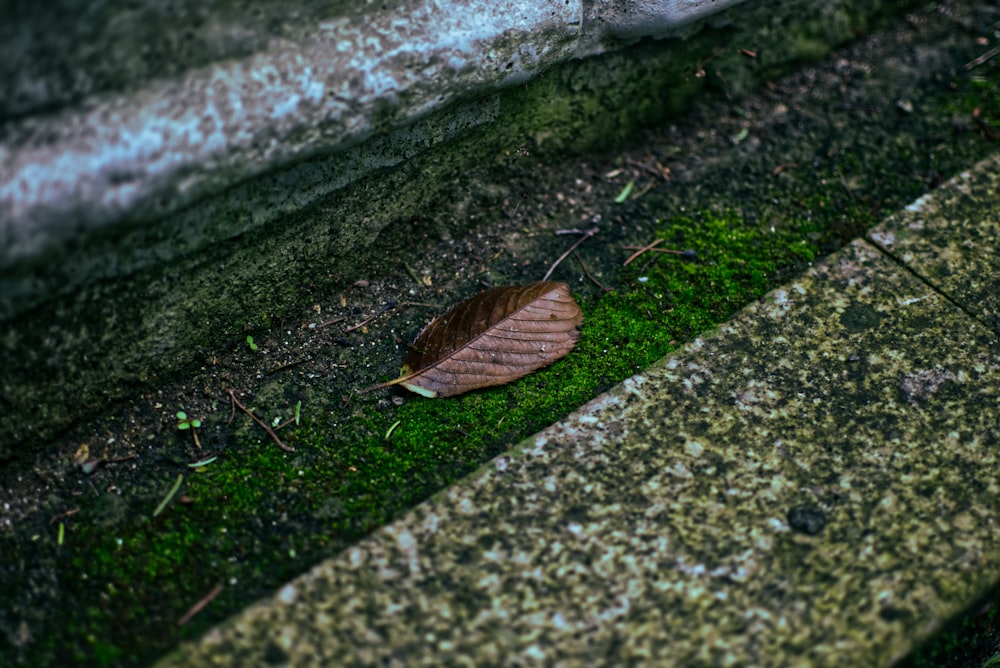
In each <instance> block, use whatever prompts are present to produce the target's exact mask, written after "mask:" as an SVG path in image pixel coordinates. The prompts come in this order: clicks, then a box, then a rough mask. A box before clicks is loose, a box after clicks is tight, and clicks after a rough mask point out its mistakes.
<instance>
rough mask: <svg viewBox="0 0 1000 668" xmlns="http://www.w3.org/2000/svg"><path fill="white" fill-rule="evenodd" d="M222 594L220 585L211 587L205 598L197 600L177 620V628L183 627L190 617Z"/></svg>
mask: <svg viewBox="0 0 1000 668" xmlns="http://www.w3.org/2000/svg"><path fill="white" fill-rule="evenodd" d="M221 592H222V585H221V584H217V585H215V586H214V587H212V591H210V592H208V593H207V594H205V596H204V597H203V598H202V599H201V600H199V601H198V602H197V603H195V604H194V605H192V606H191V609H190V610H188V611H187V612H185V613H184V616H183V617H181V618H180V619H178V620H177V626H184V625H185V624H186V623H187V622H188V621H190V620H191V618H192V617H194V616H195V615H197V614H198V613H199V612H201V611H202V609H204V607H205V606H206V605H208V604H209V603H211V602H212V599H214V598H215V597H216V596H218V595H219V594H220V593H221Z"/></svg>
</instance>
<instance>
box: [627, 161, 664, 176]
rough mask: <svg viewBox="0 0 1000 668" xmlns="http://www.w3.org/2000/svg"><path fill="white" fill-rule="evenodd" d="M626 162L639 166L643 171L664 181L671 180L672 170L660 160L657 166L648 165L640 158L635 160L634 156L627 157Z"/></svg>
mask: <svg viewBox="0 0 1000 668" xmlns="http://www.w3.org/2000/svg"><path fill="white" fill-rule="evenodd" d="M625 164H627V165H632V166H633V167H638V168H639V169H641V170H642V171H644V172H646V173H648V174H652V175H653V176H655V177H657V178H660V179H663V181H664V182H667V181H669V180H670V170H669V169H668V168H666V167H664V166H663V165H661V164H660V163H659V162H657V163H656V167H654V166H652V165H648V164H646V163H645V162H639V161H638V160H633V159H632V158H626V159H625Z"/></svg>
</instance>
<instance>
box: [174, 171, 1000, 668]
mask: <svg viewBox="0 0 1000 668" xmlns="http://www.w3.org/2000/svg"><path fill="white" fill-rule="evenodd" d="M998 164H1000V163H998V162H997V160H995V159H994V160H989V161H987V162H985V163H983V164H981V165H980V166H978V167H977V168H976V170H974V171H972V172H970V174H969V175H967V176H965V175H963V176H962V177H960V178H959V179H957V180H956V181H955V182H953V183H950V184H948V185H946V186H944V187H943V188H942V189H940V190H939V191H937V192H935V193H933V194H932V195H930V196H929V197H928V198H925V199H924V200H923V201H921V202H918V203H915V204H914V206H913V207H911V210H910V211H908V212H903V213H901V214H900V215H899V216H897V217H895V218H893V219H891V220H890V221H887V222H886V223H885V224H884V225H882V226H880V227H879V228H878V230H877V231H876V232H874V233H873V235H872V236H873V238H877V239H880V240H881V241H880V242H879V243H882V244H884V245H885V246H886V247H888V246H890V245H891V246H893V247H895V248H896V249H897V250H899V246H898V244H899V243H900V242H899V241H898V240H899V239H903V238H905V239H906V247H907V248H908V249H909V250H908V251H899V252H901V253H907V252H908V253H910V254H911V255H912V258H913V259H912V260H907V265H906V266H901V265H900V264H899V263H898V262H897V261H895V260H894V259H893V258H892V257H889V256H888V255H886V254H885V253H884V252H883V251H880V250H879V248H877V247H876V246H873V245H872V244H871V243H870V242H868V241H865V240H858V241H856V242H854V243H852V244H851V245H849V246H848V247H847V248H845V249H844V250H843V251H841V252H840V253H838V254H836V255H835V256H833V257H831V258H829V259H828V260H827V261H825V262H823V263H822V264H821V265H819V266H817V267H816V268H815V269H814V270H812V271H810V272H809V273H808V274H806V275H805V276H803V277H802V278H801V279H800V280H798V281H796V282H794V283H792V284H791V285H788V286H787V287H785V288H783V289H780V290H777V291H775V292H774V293H772V294H770V295H769V296H768V297H766V298H765V299H763V300H761V301H760V302H759V303H756V304H754V305H752V306H750V307H748V308H747V309H745V310H744V311H743V312H741V313H740V314H739V315H738V316H737V317H736V318H734V319H733V320H732V321H731V322H729V323H727V324H726V325H725V326H723V327H721V328H719V330H718V331H716V332H714V333H712V334H711V335H709V336H706V337H704V338H703V339H699V340H697V341H695V342H694V343H693V344H692V345H690V346H688V347H687V348H686V349H684V350H682V351H680V352H679V353H677V354H675V355H673V356H671V357H669V358H667V359H665V360H663V361H662V362H661V363H659V364H658V365H656V366H655V367H654V368H651V369H650V370H648V371H647V372H645V373H643V374H640V375H638V376H635V377H633V378H631V379H629V380H628V381H626V382H625V383H623V384H622V385H620V386H618V387H616V388H614V389H613V390H612V391H611V392H610V393H608V394H607V395H604V396H602V397H600V398H598V399H597V400H595V401H593V402H592V403H590V404H588V405H587V406H584V407H583V408H581V409H580V410H579V411H578V412H576V413H574V414H573V415H572V416H570V417H569V418H568V419H567V420H565V421H563V422H562V423H560V424H557V425H554V426H552V427H550V428H549V429H546V430H545V431H543V432H541V433H540V434H538V435H537V436H535V437H534V438H532V439H529V440H528V441H527V442H525V443H523V444H522V445H521V446H520V447H519V448H517V449H515V450H513V451H511V452H509V453H507V454H505V455H503V456H501V457H498V458H497V459H496V460H494V461H493V462H491V463H490V464H489V465H487V466H486V467H485V468H484V469H483V470H482V471H480V472H479V473H478V474H476V475H474V476H472V477H471V478H470V479H468V480H466V481H465V482H464V483H462V484H460V485H457V486H455V487H454V488H452V489H449V490H447V491H446V492H444V493H442V494H440V495H439V496H438V497H436V498H435V499H432V500H431V501H429V502H427V503H425V504H423V505H421V506H420V507H418V508H417V509H415V510H414V511H413V512H412V513H410V514H409V515H407V516H406V517H404V518H403V519H401V520H400V521H398V522H396V523H394V524H392V525H390V526H388V527H386V528H384V529H383V530H380V531H378V532H377V533H375V534H373V535H372V536H371V537H369V538H368V539H367V540H365V541H363V542H362V543H360V544H358V545H356V546H355V547H353V548H351V549H349V550H347V551H346V552H345V553H343V554H342V555H340V556H339V557H337V558H335V559H332V560H330V561H328V562H325V563H323V564H321V565H319V566H317V567H316V568H315V569H313V570H312V571H311V572H309V573H307V574H306V575H304V576H302V577H300V578H298V579H296V580H294V581H292V582H291V583H289V584H288V585H286V586H285V587H283V588H282V589H281V590H280V591H278V592H277V594H276V595H275V596H274V597H273V598H271V599H268V600H264V601H261V602H260V603H259V604H256V605H254V606H252V607H251V608H249V609H247V610H246V611H245V612H244V613H242V614H241V615H238V616H237V617H235V618H234V619H232V620H230V621H229V622H227V623H226V624H224V625H222V626H220V627H218V628H217V629H215V630H213V631H212V632H210V633H209V634H207V635H206V636H205V637H204V638H203V639H201V640H200V641H198V642H196V643H192V644H188V645H185V646H183V647H182V648H181V649H180V650H178V652H176V653H175V654H174V655H172V656H171V657H168V658H167V659H165V660H164V661H163V662H161V664H160V665H161V666H162V667H163V668H166V667H167V666H180V665H264V664H265V663H270V664H282V665H331V664H333V663H336V664H337V665H372V664H377V665H493V664H498V663H503V664H508V665H581V664H583V663H585V662H586V663H591V664H599V665H624V664H627V665H633V664H650V665H684V666H697V665H706V666H708V665H712V666H717V665H740V666H750V665H769V666H776V665H788V666H797V665H866V666H874V665H885V664H888V663H890V662H891V661H892V660H894V659H896V658H899V657H900V656H901V655H903V654H905V653H906V652H908V651H909V650H910V649H911V648H912V647H913V646H914V644H915V643H916V642H918V641H919V640H920V639H922V638H924V637H926V635H927V634H929V633H930V632H931V631H933V630H934V629H935V628H936V627H937V626H938V625H939V624H940V623H941V622H942V621H943V620H945V619H946V618H948V617H949V616H951V615H954V614H956V613H958V612H959V611H961V609H962V608H963V607H964V606H965V605H967V604H969V603H970V602H971V601H972V600H973V599H974V598H975V597H976V596H977V595H980V594H982V593H983V592H984V591H985V590H986V589H987V588H988V587H990V586H991V585H993V584H995V583H996V582H997V581H998V579H1000V500H998V499H1000V484H998V482H997V479H996V477H995V476H994V475H993V474H992V471H993V470H995V467H996V465H997V457H998V454H1000V410H998V400H1000V340H998V338H1000V337H998V333H997V332H996V331H995V330H992V329H990V328H989V327H986V326H984V325H983V323H982V322H980V320H979V317H978V314H981V313H985V312H986V311H987V310H988V309H989V308H991V307H990V306H989V304H982V303H981V302H982V301H984V300H980V303H977V302H976V301H971V302H968V304H969V309H970V311H971V312H972V314H970V312H967V311H966V310H964V309H963V308H960V307H959V306H958V305H956V303H955V302H959V303H962V302H961V301H960V300H962V299H966V298H970V297H971V298H973V300H974V299H975V295H979V294H996V293H997V292H998V291H1000V276H998V274H997V272H996V271H995V268H996V264H995V262H996V259H995V255H992V256H990V255H989V252H987V253H986V255H985V256H982V255H980V254H978V251H977V250H976V249H975V248H974V244H963V243H962V241H961V240H969V239H979V238H981V236H982V235H989V234H992V235H993V237H992V238H994V239H995V230H996V213H997V205H996V197H995V188H994V186H993V185H992V184H995V183H996V179H997V177H998V173H997V172H998ZM911 214H913V216H911ZM918 219H919V220H920V221H922V222H921V223H920V224H919V225H917V224H915V223H914V221H915V220H918ZM925 234H926V235H927V236H926V237H924V236H923V235H925ZM890 237H893V238H894V239H896V240H897V241H893V242H892V243H891V244H890V242H889V241H887V240H888V239H889V238H890ZM941 248H945V249H948V248H962V249H965V248H969V249H971V250H970V251H969V252H962V251H959V250H955V251H954V252H951V253H950V254H949V255H948V257H947V261H946V264H947V266H948V272H947V273H948V274H949V276H960V275H962V273H963V272H965V271H972V272H973V273H974V274H975V283H974V284H973V283H969V282H968V281H966V282H963V281H960V280H956V286H957V287H955V288H954V290H955V292H954V293H953V294H954V296H952V295H951V294H948V295H947V296H946V294H942V292H939V291H938V289H937V288H936V287H935V284H934V282H933V281H934V276H929V277H928V278H930V279H931V282H928V281H927V280H924V277H923V276H922V275H920V274H921V271H922V270H924V269H925V268H927V267H933V266H935V263H937V264H940V263H941V262H942V260H941V258H940V257H939V256H940V254H941V251H940V250H935V249H941ZM918 249H924V250H922V251H920V250H918ZM992 249H993V250H994V253H995V245H994V246H993V247H992ZM982 257H986V258H987V265H986V267H987V268H986V269H985V270H984V269H983V267H982V266H977V264H976V263H977V262H980V261H981V258H982ZM921 258H923V260H924V261H918V260H920V259H921ZM989 258H992V259H991V261H992V262H993V264H989V261H990V260H989ZM990 267H992V269H990ZM910 269H912V270H913V271H910ZM928 271H929V270H928ZM970 280H971V279H970ZM942 285H950V284H948V283H947V281H943V282H942ZM967 285H968V286H971V287H969V289H968V290H964V289H963V286H967ZM945 289H951V288H945ZM990 291H992V292H990ZM953 299H954V300H955V301H952V300H953ZM985 301H988V300H985Z"/></svg>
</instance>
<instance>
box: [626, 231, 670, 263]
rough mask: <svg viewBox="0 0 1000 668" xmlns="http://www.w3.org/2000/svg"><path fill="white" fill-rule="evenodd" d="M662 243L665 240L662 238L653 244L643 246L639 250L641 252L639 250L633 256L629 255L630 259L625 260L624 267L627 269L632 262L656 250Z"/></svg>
mask: <svg viewBox="0 0 1000 668" xmlns="http://www.w3.org/2000/svg"><path fill="white" fill-rule="evenodd" d="M662 243H663V239H662V238H660V239H657V240H656V241H654V242H653V243H650V244H646V245H645V246H642V247H641V248H639V250H637V251H636V252H634V253H632V254H631V255H629V256H628V259H627V260H625V264H623V265H622V266H623V267H627V266H628V265H629V264H630V263H631V262H632V260H634V259H636V258H637V257H639V256H640V255H642V254H643V253H645V252H646V251H649V250H652V249H653V248H655V247H656V246H659V245H660V244H662Z"/></svg>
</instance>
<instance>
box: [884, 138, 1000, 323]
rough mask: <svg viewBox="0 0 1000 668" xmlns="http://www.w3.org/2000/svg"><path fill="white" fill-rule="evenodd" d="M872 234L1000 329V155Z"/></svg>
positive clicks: (961, 303) (922, 273)
mask: <svg viewBox="0 0 1000 668" xmlns="http://www.w3.org/2000/svg"><path fill="white" fill-rule="evenodd" d="M868 238H869V239H871V240H872V241H874V242H875V243H876V244H878V245H879V246H881V247H882V248H883V249H885V250H886V252H888V253H889V254H891V255H892V256H893V257H894V258H896V259H897V260H898V261H900V262H902V263H903V264H905V265H906V266H907V267H909V268H910V270H911V271H914V272H916V273H917V274H919V275H920V276H922V277H923V278H924V279H925V280H926V281H927V282H928V283H930V284H931V285H933V286H934V287H936V288H937V289H938V290H940V291H941V292H942V293H944V294H945V295H947V296H948V298H949V299H951V300H952V301H954V302H955V303H956V304H958V305H959V306H960V307H961V308H962V309H964V310H966V311H967V312H969V313H970V314H972V315H974V316H975V317H977V318H979V319H980V320H982V321H983V322H984V323H985V324H986V325H987V326H988V327H991V328H992V329H993V330H994V331H995V332H1000V290H998V289H997V276H998V275H1000V250H998V249H1000V155H997V156H994V158H993V159H992V160H991V161H988V162H987V163H985V164H983V165H981V166H980V167H979V168H978V169H975V170H970V171H967V172H963V173H962V174H961V175H959V176H958V177H957V178H956V179H955V182H954V184H953V186H952V187H951V188H948V189H947V190H944V191H941V192H937V193H934V195H933V197H926V198H921V199H919V200H917V201H916V202H914V203H913V204H912V205H911V206H908V207H907V208H906V209H904V210H902V211H900V212H899V213H898V214H896V215H895V216H893V217H892V218H890V219H889V220H887V221H886V222H885V223H883V224H881V225H879V226H877V227H875V228H874V229H872V230H871V232H869V234H868Z"/></svg>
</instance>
